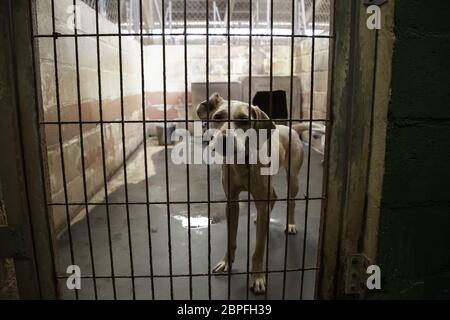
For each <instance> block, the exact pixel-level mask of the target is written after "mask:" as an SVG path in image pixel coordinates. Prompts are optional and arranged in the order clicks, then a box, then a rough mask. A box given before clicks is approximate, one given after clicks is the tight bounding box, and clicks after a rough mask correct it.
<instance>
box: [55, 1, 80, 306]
mask: <svg viewBox="0 0 450 320" xmlns="http://www.w3.org/2000/svg"><path fill="white" fill-rule="evenodd" d="M51 6H52V10H51V11H52V15H51V17H52V29H53V32H56V26H55V0H51ZM56 40H57V38H53V57H54V59H53V60H54V63H55V92H56V109H57V119H58V120H57V121H58V123H59V125H58V140H59V153H60V157H61V175H62V179H63V193H64V202H65V207H66V223H67V232H68V236H69V246H70V262H71V263H72V265H74V264H75V258H74V250H73V239H72V231H71V226H70V213H69V205H68V202H69V200H68V194H67V179H66V169H65V161H64V148H63V137H62V125H61V99H60V95H59V76H58V54H57V47H56ZM75 298H76V299H77V300H78V298H79V297H78V291H77V290H75Z"/></svg>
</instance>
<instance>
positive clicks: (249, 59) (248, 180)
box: [246, 0, 253, 300]
mask: <svg viewBox="0 0 450 320" xmlns="http://www.w3.org/2000/svg"><path fill="white" fill-rule="evenodd" d="M248 6H249V36H248V119H249V121H250V123H251V121H252V9H253V7H252V0H249V3H248ZM247 171H248V173H247V189H248V190H247V191H248V193H247V279H246V283H247V285H246V287H247V292H246V299H247V300H248V298H249V291H250V288H249V286H250V220H251V219H250V207H251V201H250V200H251V199H250V196H251V177H250V175H251V171H250V164H249V163H247Z"/></svg>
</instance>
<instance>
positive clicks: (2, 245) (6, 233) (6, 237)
mask: <svg viewBox="0 0 450 320" xmlns="http://www.w3.org/2000/svg"><path fill="white" fill-rule="evenodd" d="M25 257H26V252H25V246H24V241H23V236H22V233H21V232H20V231H18V230H15V229H13V228H10V227H8V226H0V259H5V258H25Z"/></svg>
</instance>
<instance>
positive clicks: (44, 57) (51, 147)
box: [37, 0, 148, 231]
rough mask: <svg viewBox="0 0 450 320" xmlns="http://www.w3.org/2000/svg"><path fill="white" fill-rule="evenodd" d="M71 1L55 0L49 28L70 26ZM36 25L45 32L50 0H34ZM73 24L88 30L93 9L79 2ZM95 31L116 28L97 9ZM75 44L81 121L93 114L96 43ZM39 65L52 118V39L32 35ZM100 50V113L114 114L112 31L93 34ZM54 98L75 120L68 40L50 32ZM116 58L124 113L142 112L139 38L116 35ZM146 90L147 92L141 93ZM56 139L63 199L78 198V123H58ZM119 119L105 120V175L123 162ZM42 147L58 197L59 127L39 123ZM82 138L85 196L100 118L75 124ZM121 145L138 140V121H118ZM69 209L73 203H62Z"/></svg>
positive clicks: (61, 223) (93, 173)
mask: <svg viewBox="0 0 450 320" xmlns="http://www.w3.org/2000/svg"><path fill="white" fill-rule="evenodd" d="M71 4H72V1H69V0H64V1H55V16H56V21H55V23H56V30H57V32H60V33H64V34H67V33H69V34H70V33H73V29H71V28H70V23H68V21H69V22H70V21H71V18H70V13H68V12H70V10H71ZM37 5H38V7H37V12H38V21H37V23H38V32H39V34H51V33H52V28H51V4H50V1H47V0H45V1H37ZM78 10H79V12H80V17H81V18H80V19H81V23H80V25H79V26H80V30H79V33H80V34H83V33H95V12H94V11H93V10H92V9H91V8H89V7H88V6H86V5H85V4H84V3H82V2H79V6H78ZM99 19H100V20H99V25H100V32H102V33H116V32H117V25H115V24H113V23H111V22H109V21H108V20H106V19H104V18H103V17H100V18H99ZM78 46H79V80H80V81H79V84H80V101H79V103H80V106H81V110H82V120H83V121H94V122H95V121H99V120H100V108H99V89H98V77H97V44H96V38H95V37H80V38H79V39H78ZM39 53H40V69H41V85H42V98H43V108H44V121H48V122H56V121H58V112H57V95H56V81H55V65H54V64H55V59H54V54H53V39H51V38H41V39H40V40H39ZM100 54H101V95H102V104H103V119H104V120H107V121H110V120H120V118H121V101H120V73H119V41H118V38H117V37H101V38H100ZM57 59H58V81H59V86H58V87H59V102H60V107H61V121H79V115H78V97H77V73H76V70H77V69H76V56H75V40H74V38H73V37H60V38H58V39H57ZM122 63H123V97H124V99H123V107H124V114H125V119H126V120H141V119H142V103H141V97H142V88H141V64H140V46H139V43H138V42H137V41H136V40H135V39H134V38H133V37H123V38H122ZM147 98H148V97H147ZM61 129H62V139H63V149H64V158H65V175H66V179H67V193H68V202H70V203H79V202H84V200H85V199H84V193H83V180H82V163H81V159H82V153H81V148H80V128H79V125H78V124H63V125H62V126H61ZM121 129H122V128H121V125H120V124H105V126H104V135H105V152H106V155H105V158H106V170H107V175H108V176H111V175H112V174H113V173H114V172H115V171H116V170H117V169H119V168H120V167H121V165H122V163H123V155H122V131H121ZM45 133H46V140H47V147H48V150H47V152H48V164H49V171H50V182H51V192H52V200H53V202H56V203H64V202H65V198H64V192H63V179H62V170H61V155H60V148H59V127H58V125H55V124H48V125H45ZM82 133H83V143H84V159H85V168H86V179H87V182H86V189H87V195H88V198H90V197H91V196H93V195H94V194H95V193H96V192H97V191H99V190H101V188H102V186H103V171H102V168H103V167H102V155H101V140H100V125H99V124H96V123H92V124H84V125H83V127H82ZM125 135H126V152H127V155H130V154H131V153H132V152H133V151H134V150H135V149H136V147H137V146H138V145H139V144H140V143H141V142H142V139H143V133H142V125H141V124H126V126H125ZM69 208H70V214H71V216H72V217H73V216H74V215H75V214H77V213H78V212H79V210H80V206H70V207H69ZM53 217H54V220H55V226H56V229H57V230H58V231H60V230H61V229H62V228H63V227H65V225H66V217H65V207H64V206H54V207H53Z"/></svg>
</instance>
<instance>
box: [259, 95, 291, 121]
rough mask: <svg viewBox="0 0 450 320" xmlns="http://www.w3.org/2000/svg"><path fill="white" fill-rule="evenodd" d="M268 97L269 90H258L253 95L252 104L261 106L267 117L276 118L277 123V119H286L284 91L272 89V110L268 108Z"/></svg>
mask: <svg viewBox="0 0 450 320" xmlns="http://www.w3.org/2000/svg"><path fill="white" fill-rule="evenodd" d="M270 98H271V94H270V91H258V92H257V93H256V94H255V96H254V97H253V101H252V104H253V105H255V106H258V107H259V108H261V110H262V111H264V112H265V113H266V114H267V115H268V116H269V118H271V119H275V120H278V121H276V122H277V123H279V122H280V121H279V119H287V118H288V113H287V102H286V91H284V90H276V91H272V110H270ZM281 122H283V121H281Z"/></svg>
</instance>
